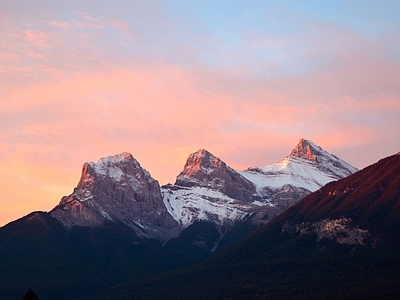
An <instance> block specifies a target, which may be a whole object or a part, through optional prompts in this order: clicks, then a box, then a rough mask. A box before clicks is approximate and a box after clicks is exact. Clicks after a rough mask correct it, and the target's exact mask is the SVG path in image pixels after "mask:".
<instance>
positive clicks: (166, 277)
mask: <svg viewBox="0 0 400 300" xmlns="http://www.w3.org/2000/svg"><path fill="white" fill-rule="evenodd" d="M399 216H400V153H398V154H396V155H393V156H390V157H387V158H384V159H382V160H380V161H378V162H377V163H375V164H373V165H371V166H368V167H366V168H364V169H363V170H361V171H359V172H356V173H355V174H353V175H350V176H348V177H347V178H344V179H340V180H338V181H334V182H330V183H328V184H326V185H325V186H323V187H322V188H321V189H319V190H317V191H315V192H314V193H312V194H310V195H308V196H306V197H305V198H303V199H302V200H300V201H299V202H297V203H296V204H294V205H293V206H291V207H290V208H288V209H287V210H285V211H284V212H283V213H281V214H280V215H279V216H277V217H276V218H274V219H273V220H272V221H271V222H269V223H268V224H266V225H265V226H262V227H261V228H259V229H257V230H256V231H254V232H253V233H251V234H250V235H249V236H248V237H246V238H245V239H243V240H242V241H241V242H240V243H239V244H237V245H236V246H234V247H232V248H231V249H229V250H227V251H225V252H223V253H220V254H219V255H217V256H214V257H213V258H211V259H209V260H207V261H205V262H204V263H202V264H199V265H196V266H193V267H191V268H188V269H184V270H179V271H175V272H169V273H163V274H159V275H153V276H150V277H147V278H139V279H131V280H129V281H127V282H126V283H124V284H123V285H121V286H118V287H114V288H111V289H109V290H106V291H102V292H101V293H98V294H95V296H92V297H88V298H85V299H87V300H91V299H100V300H101V299H188V298H190V299H289V298H290V299H398V295H399V293H400V250H399V249H400V247H399V246H400V220H399Z"/></svg>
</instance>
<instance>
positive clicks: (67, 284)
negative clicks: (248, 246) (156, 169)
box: [0, 140, 352, 299]
mask: <svg viewBox="0 0 400 300" xmlns="http://www.w3.org/2000/svg"><path fill="white" fill-rule="evenodd" d="M301 143H302V144H301V147H299V146H298V147H297V148H295V149H294V150H293V151H292V154H290V155H289V156H288V157H287V158H286V159H287V160H288V163H287V164H286V165H284V166H283V165H282V166H281V167H280V168H278V167H274V169H273V171H274V172H275V173H276V175H275V176H274V177H272V175H271V174H272V171H270V172H269V173H268V172H267V171H265V170H266V167H262V168H258V169H259V170H260V171H258V169H257V170H255V169H254V168H253V169H249V170H246V171H235V170H234V169H232V168H231V167H229V166H228V165H227V164H226V163H225V162H223V161H222V160H221V159H219V158H217V157H215V156H214V155H212V154H211V153H210V152H208V151H206V150H204V149H203V150H199V151H198V152H195V153H193V154H192V155H190V156H189V158H188V160H187V162H186V164H185V166H184V168H183V171H182V172H181V173H180V174H179V175H178V176H177V178H176V182H175V184H174V185H166V186H163V187H160V186H159V184H158V182H157V181H156V180H155V179H154V178H152V177H151V175H150V174H149V172H147V171H146V170H145V169H143V168H142V167H141V166H140V164H139V162H137V161H136V160H135V159H134V158H133V156H132V155H131V154H129V153H126V152H124V153H121V154H118V155H115V156H109V157H105V158H102V159H100V160H99V161H98V162H96V163H94V162H88V163H85V164H84V165H83V168H82V174H81V178H80V180H79V182H78V184H77V186H76V188H75V189H74V190H73V192H72V193H71V194H70V195H68V196H65V197H63V198H62V199H61V201H60V203H59V204H58V205H57V206H55V208H54V209H53V210H51V211H50V212H49V213H46V212H34V213H31V214H29V215H28V216H25V217H23V218H21V219H19V220H16V221H14V222H11V223H9V224H7V225H6V226H4V227H2V228H0V282H1V284H0V293H1V294H2V298H4V299H13V298H15V295H19V294H21V295H22V293H23V292H25V291H26V290H28V289H29V288H32V289H33V290H34V291H35V293H36V294H37V295H38V297H39V298H40V299H72V298H76V297H82V296H86V295H88V294H90V293H93V292H95V291H98V290H100V289H104V288H107V287H110V286H112V285H115V284H120V283H122V282H123V281H125V280H127V279H130V278H139V277H143V276H148V275H152V274H157V273H160V272H165V271H168V270H176V269H180V268H184V267H188V266H191V265H194V264H196V263H199V262H201V261H204V260H205V259H207V258H209V257H210V256H212V255H216V254H217V253H220V252H222V251H223V250H226V249H229V248H230V247H232V246H234V245H236V244H237V243H238V242H239V241H240V240H242V239H243V238H244V237H246V236H247V235H248V234H249V233H251V232H252V231H253V230H255V229H257V228H258V227H260V226H262V225H264V224H266V223H268V222H269V221H270V220H272V219H273V217H275V216H277V215H278V214H279V213H280V212H282V211H283V210H284V208H285V206H287V205H288V204H290V203H293V202H295V201H297V198H299V197H300V196H301V195H302V194H300V193H299V192H298V191H300V189H302V190H301V191H302V192H303V193H304V194H305V193H310V192H311V190H308V189H306V188H305V187H307V188H309V186H308V185H307V184H306V183H304V182H314V181H315V182H317V183H318V184H321V185H322V184H323V181H321V180H320V177H321V178H322V177H323V178H324V180H325V181H331V180H334V178H335V176H339V177H340V176H345V175H346V174H347V173H348V172H351V171H352V169H351V166H350V167H349V165H348V164H346V163H344V162H342V161H341V160H339V159H338V158H336V157H334V156H331V155H329V154H328V153H326V152H325V151H323V150H322V149H321V148H319V147H317V146H315V145H314V144H312V143H311V142H309V141H305V140H302V141H301ZM296 149H297V150H296ZM307 149H308V150H307ZM304 151H305V153H306V154H307V153H308V154H307V155H308V156H306V157H302V156H304V155H303V154H302V153H303V152H304ZM294 166H296V167H294ZM335 168H336V169H335ZM332 170H334V171H335V172H336V173H335V172H333V171H332ZM331 171H332V172H331ZM329 172H331V173H332V174H333V175H332V174H331V173H329ZM340 172H342V173H340ZM321 174H322V175H321ZM326 174H329V176H328V175H326ZM335 174H336V175H335ZM314 175H315V176H316V177H318V180H314V179H313V178H312V177H310V176H314ZM324 176H325V177H324ZM254 178H256V180H253V179H254ZM274 178H279V180H278V181H280V182H281V183H283V185H282V186H281V187H279V186H278V187H277V185H276V184H275V185H274ZM285 180H287V184H284V181H285ZM313 180H314V181H313ZM299 182H300V183H299ZM275 183H276V182H275ZM296 184H297V185H296ZM287 189H289V190H288V192H286V193H285V192H284V191H286V190H287ZM295 192H297V194H296V195H297V196H295ZM290 197H292V198H293V199H294V200H290V201H289V200H288V199H291V198H290ZM296 197H297V198H296ZM285 201H286V202H285Z"/></svg>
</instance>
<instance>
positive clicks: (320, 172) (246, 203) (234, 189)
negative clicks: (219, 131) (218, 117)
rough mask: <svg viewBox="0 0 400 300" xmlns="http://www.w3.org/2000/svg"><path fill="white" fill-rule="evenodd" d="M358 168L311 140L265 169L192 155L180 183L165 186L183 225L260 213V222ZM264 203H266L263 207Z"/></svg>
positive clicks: (171, 209) (168, 201) (202, 152)
mask: <svg viewBox="0 0 400 300" xmlns="http://www.w3.org/2000/svg"><path fill="white" fill-rule="evenodd" d="M356 171H357V169H356V168H354V167H353V166H351V165H350V164H348V163H346V162H345V161H343V160H341V159H340V158H338V157H336V156H334V155H331V154H329V153H328V152H327V151H325V150H323V149H322V148H321V147H318V146H316V145H315V144H314V143H312V142H311V141H308V140H304V139H301V140H300V142H299V143H298V145H297V146H296V147H295V148H294V149H293V150H292V151H291V153H290V155H288V156H287V157H286V158H284V159H283V160H282V161H280V162H277V163H275V164H272V165H268V166H264V167H255V168H249V169H247V170H245V171H235V170H234V169H232V168H230V167H229V166H227V165H226V163H225V162H223V161H222V160H221V159H219V158H217V157H215V156H214V155H212V154H211V153H210V152H208V151H206V150H204V149H202V150H199V151H197V152H195V153H192V154H191V155H190V156H189V158H188V159H187V161H186V164H185V166H184V170H183V171H182V172H181V173H180V174H179V175H178V177H177V180H176V182H175V185H167V186H163V187H161V190H162V194H163V201H164V204H165V206H166V207H167V210H168V212H169V213H170V214H171V215H172V216H173V217H174V219H175V220H176V221H177V222H178V223H180V225H181V226H182V227H187V226H189V225H190V224H192V223H193V222H194V221H196V220H211V221H213V222H215V223H218V224H220V225H221V224H223V223H224V222H228V221H229V222H231V221H233V220H240V219H242V218H244V217H246V216H250V215H251V214H252V212H255V211H258V212H259V214H258V222H260V224H261V223H262V222H264V221H261V220H263V217H261V211H262V213H264V215H268V216H269V217H271V216H274V215H275V214H277V213H279V212H281V211H282V210H284V209H286V208H288V207H289V206H291V205H293V204H294V203H296V202H297V201H298V200H300V199H301V198H303V197H305V196H306V195H308V194H310V193H311V192H313V191H315V190H317V189H319V188H320V187H322V186H323V185H325V184H326V183H328V182H330V181H334V180H337V179H340V178H343V177H347V176H348V175H350V174H352V173H354V172H356ZM260 207H264V209H263V210H260Z"/></svg>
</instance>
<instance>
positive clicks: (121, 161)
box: [86, 152, 150, 181]
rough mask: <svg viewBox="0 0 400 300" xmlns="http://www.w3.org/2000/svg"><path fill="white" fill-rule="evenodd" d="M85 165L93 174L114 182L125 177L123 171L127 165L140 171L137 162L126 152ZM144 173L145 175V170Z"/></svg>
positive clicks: (124, 171)
mask: <svg viewBox="0 0 400 300" xmlns="http://www.w3.org/2000/svg"><path fill="white" fill-rule="evenodd" d="M86 164H87V165H89V166H90V167H91V168H92V170H93V171H94V173H95V174H97V175H100V177H104V176H108V177H110V178H111V179H113V180H114V181H120V180H121V179H122V177H123V176H124V175H126V174H125V173H126V170H125V169H126V166H128V165H129V167H130V168H132V169H141V167H140V164H139V162H138V161H137V160H136V159H134V158H133V156H132V154H130V153H128V152H122V153H120V154H117V155H114V156H107V157H103V158H100V159H99V160H98V161H97V163H94V162H88V163H86ZM144 171H145V173H147V171H146V170H144ZM149 176H150V174H149Z"/></svg>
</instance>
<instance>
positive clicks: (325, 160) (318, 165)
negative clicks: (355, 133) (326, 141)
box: [240, 139, 358, 199]
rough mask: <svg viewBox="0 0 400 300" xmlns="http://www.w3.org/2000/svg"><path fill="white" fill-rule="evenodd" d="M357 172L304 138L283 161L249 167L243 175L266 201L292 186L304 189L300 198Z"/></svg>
mask: <svg viewBox="0 0 400 300" xmlns="http://www.w3.org/2000/svg"><path fill="white" fill-rule="evenodd" d="M356 171H358V170H357V168H355V167H353V166H352V165H350V164H348V163H347V162H345V161H343V160H342V159H340V158H338V157H337V156H335V155H333V154H330V153H328V152H327V151H325V150H323V149H322V148H321V147H319V146H317V145H315V144H314V143H313V142H311V141H309V140H306V139H301V140H300V142H299V143H298V144H297V146H296V147H295V148H294V149H293V150H292V151H291V153H290V154H289V155H288V156H286V157H285V158H284V159H283V160H281V161H279V162H277V163H274V164H271V165H267V166H264V167H254V168H249V169H247V170H246V171H241V172H240V174H241V175H242V176H244V177H245V178H247V179H248V180H250V181H251V182H253V183H254V184H255V185H256V187H257V191H258V194H259V195H260V196H261V197H262V198H263V199H264V198H265V199H268V198H270V196H269V195H270V194H271V193H272V194H279V193H281V191H283V190H287V189H288V187H289V186H291V187H294V188H296V189H301V196H304V195H305V194H307V193H310V192H313V191H315V190H317V189H319V188H320V187H322V186H323V185H325V184H327V183H328V182H330V181H333V180H338V179H341V178H344V177H347V176H349V175H351V174H353V173H354V172H356ZM271 191H274V192H271ZM290 193H292V191H291V192H290ZM274 197H275V196H274Z"/></svg>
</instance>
